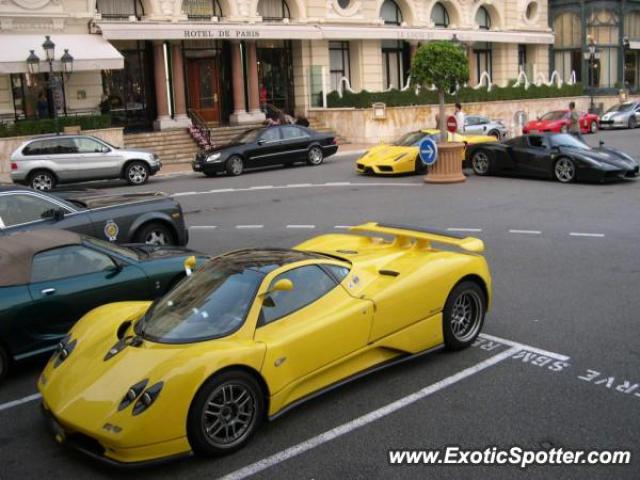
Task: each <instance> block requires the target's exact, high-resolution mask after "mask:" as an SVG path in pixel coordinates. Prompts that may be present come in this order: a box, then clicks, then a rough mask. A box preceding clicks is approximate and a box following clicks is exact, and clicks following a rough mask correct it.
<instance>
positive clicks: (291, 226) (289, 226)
mask: <svg viewBox="0 0 640 480" xmlns="http://www.w3.org/2000/svg"><path fill="white" fill-rule="evenodd" d="M287 228H299V229H314V228H316V226H315V225H287Z"/></svg>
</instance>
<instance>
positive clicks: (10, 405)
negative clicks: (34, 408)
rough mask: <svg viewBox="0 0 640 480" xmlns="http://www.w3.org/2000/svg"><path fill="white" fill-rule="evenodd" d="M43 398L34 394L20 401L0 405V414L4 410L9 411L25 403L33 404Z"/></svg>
mask: <svg viewBox="0 0 640 480" xmlns="http://www.w3.org/2000/svg"><path fill="white" fill-rule="evenodd" d="M41 397H42V395H40V394H39V393H34V394H33V395H29V396H28V397H24V398H21V399H19V400H13V401H12V402H7V403H0V412H1V411H2V410H9V409H10V408H13V407H17V406H18V405H22V404H24V403H29V402H33V401H34V400H39V399H40V398H41Z"/></svg>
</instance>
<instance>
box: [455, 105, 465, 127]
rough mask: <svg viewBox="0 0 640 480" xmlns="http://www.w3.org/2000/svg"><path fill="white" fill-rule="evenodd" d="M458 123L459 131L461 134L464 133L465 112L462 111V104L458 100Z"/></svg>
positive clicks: (456, 115) (456, 114)
mask: <svg viewBox="0 0 640 480" xmlns="http://www.w3.org/2000/svg"><path fill="white" fill-rule="evenodd" d="M455 117H456V124H457V129H458V130H457V132H458V133H460V134H463V133H464V112H463V111H462V105H460V103H458V102H456V113H455Z"/></svg>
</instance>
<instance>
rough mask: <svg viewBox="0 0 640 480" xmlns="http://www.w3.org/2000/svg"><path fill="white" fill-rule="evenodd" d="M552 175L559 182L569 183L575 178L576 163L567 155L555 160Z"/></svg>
mask: <svg viewBox="0 0 640 480" xmlns="http://www.w3.org/2000/svg"><path fill="white" fill-rule="evenodd" d="M553 176H554V177H555V179H556V180H558V181H559V182H560V183H571V182H573V181H574V180H575V179H576V164H575V163H574V161H573V160H571V159H570V158H568V157H562V158H559V159H558V160H556V163H555V164H554V165H553Z"/></svg>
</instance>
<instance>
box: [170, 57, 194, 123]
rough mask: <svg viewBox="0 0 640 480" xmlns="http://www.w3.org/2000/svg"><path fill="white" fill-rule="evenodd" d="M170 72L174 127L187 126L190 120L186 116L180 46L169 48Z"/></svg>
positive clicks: (182, 62)
mask: <svg viewBox="0 0 640 480" xmlns="http://www.w3.org/2000/svg"><path fill="white" fill-rule="evenodd" d="M171 54H172V55H171V73H172V76H173V102H174V104H175V109H176V111H175V115H174V119H173V121H174V123H175V124H176V127H188V126H189V125H191V120H190V119H189V117H188V116H187V99H186V90H185V84H184V82H185V80H184V61H183V58H182V47H181V46H180V45H173V47H172V50H171Z"/></svg>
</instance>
